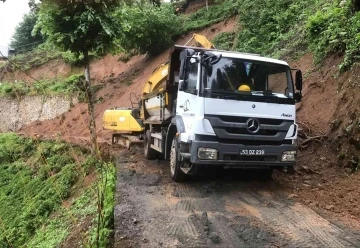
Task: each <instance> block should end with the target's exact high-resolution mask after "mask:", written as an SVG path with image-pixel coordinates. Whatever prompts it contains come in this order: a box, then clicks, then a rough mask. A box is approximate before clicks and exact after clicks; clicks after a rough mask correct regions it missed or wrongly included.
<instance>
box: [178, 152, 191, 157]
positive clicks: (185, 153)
mask: <svg viewBox="0 0 360 248" xmlns="http://www.w3.org/2000/svg"><path fill="white" fill-rule="evenodd" d="M180 155H181V157H183V158H191V153H187V152H181V153H180Z"/></svg>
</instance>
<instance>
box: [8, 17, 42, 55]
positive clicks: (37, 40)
mask: <svg viewBox="0 0 360 248" xmlns="http://www.w3.org/2000/svg"><path fill="white" fill-rule="evenodd" d="M36 21H37V15H36V14H35V13H33V12H30V13H29V14H26V15H24V17H23V20H22V22H20V23H19V25H18V26H17V27H16V28H15V33H14V35H13V36H12V41H11V44H10V46H11V47H12V48H14V49H15V50H16V51H17V52H27V51H31V50H32V49H34V48H35V47H37V46H38V45H39V44H41V43H43V42H44V38H43V36H42V35H41V34H40V33H39V32H36V33H34V35H32V30H33V29H34V26H35V24H36Z"/></svg>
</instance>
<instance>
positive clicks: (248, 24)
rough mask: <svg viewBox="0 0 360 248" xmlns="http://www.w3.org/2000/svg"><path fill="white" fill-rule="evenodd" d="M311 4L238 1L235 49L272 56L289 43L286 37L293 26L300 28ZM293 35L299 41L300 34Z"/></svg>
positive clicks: (279, 1)
mask: <svg viewBox="0 0 360 248" xmlns="http://www.w3.org/2000/svg"><path fill="white" fill-rule="evenodd" d="M313 5H314V3H313V1H309V0H307V1H289V0H276V1H275V0H271V1H262V0H251V1H250V0H239V1H238V8H239V22H240V25H241V30H240V32H239V33H238V37H237V39H238V40H237V47H236V48H237V50H238V51H242V52H250V53H259V54H262V55H272V54H273V53H275V52H277V50H279V49H281V48H282V47H284V45H285V44H286V42H287V41H288V40H291V39H289V36H288V35H286V34H288V33H289V32H291V30H292V29H293V28H294V26H296V25H301V22H302V21H303V16H304V15H305V13H306V10H307V8H309V6H313ZM294 35H297V38H298V39H299V37H298V36H299V35H301V32H298V33H297V34H294Z"/></svg>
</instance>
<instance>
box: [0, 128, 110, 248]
mask: <svg viewBox="0 0 360 248" xmlns="http://www.w3.org/2000/svg"><path fill="white" fill-rule="evenodd" d="M100 167H104V168H105V170H104V171H102V170H100ZM114 175H115V171H114V165H113V164H112V163H111V162H100V161H98V160H96V159H94V158H93V157H91V156H90V151H89V150H87V149H85V148H82V147H78V146H75V145H70V144H67V143H64V142H61V141H39V140H37V139H31V138H23V137H20V136H17V135H16V134H13V133H2V134H0V202H1V205H0V247H58V246H59V245H60V244H61V243H62V242H64V241H65V240H66V239H67V237H68V236H69V235H71V233H72V232H77V234H78V235H80V237H79V238H78V242H80V244H74V247H79V246H80V245H81V244H82V245H87V246H89V247H106V245H107V244H108V242H109V235H110V233H111V230H112V229H111V226H112V221H113V219H112V218H113V217H112V215H113V214H112V213H113V212H112V211H113V210H112V209H113V206H114V189H115V177H114ZM91 178H93V180H92V179H91ZM97 209H101V211H100V213H99V212H98V211H97ZM98 213H99V214H98ZM99 216H100V217H99ZM79 225H83V229H81V230H80V231H79V230H77V228H78V227H79ZM83 231H85V233H82V232H83ZM96 244H99V245H98V246H97V245H96Z"/></svg>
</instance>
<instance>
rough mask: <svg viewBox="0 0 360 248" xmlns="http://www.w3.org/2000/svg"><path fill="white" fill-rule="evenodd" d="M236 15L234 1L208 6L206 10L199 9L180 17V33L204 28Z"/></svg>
mask: <svg viewBox="0 0 360 248" xmlns="http://www.w3.org/2000/svg"><path fill="white" fill-rule="evenodd" d="M236 14H237V8H236V2H235V1H222V2H221V3H220V4H215V5H211V6H209V9H208V10H207V8H206V7H204V8H201V9H199V10H198V11H196V12H194V13H192V14H190V15H188V16H185V15H184V16H181V18H182V21H183V28H182V33H187V32H189V31H192V30H198V29H203V28H206V27H208V26H210V25H212V24H214V23H218V22H221V21H223V20H226V19H227V18H229V17H231V16H234V15H236Z"/></svg>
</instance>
